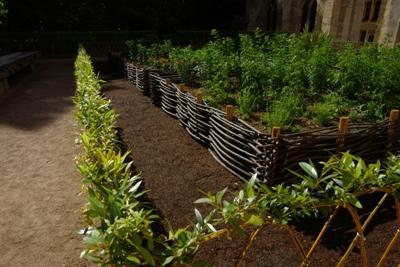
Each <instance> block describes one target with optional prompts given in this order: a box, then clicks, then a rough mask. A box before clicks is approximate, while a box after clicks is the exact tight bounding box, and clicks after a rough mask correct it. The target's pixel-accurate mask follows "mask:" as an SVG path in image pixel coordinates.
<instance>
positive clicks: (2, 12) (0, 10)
mask: <svg viewBox="0 0 400 267" xmlns="http://www.w3.org/2000/svg"><path fill="white" fill-rule="evenodd" d="M7 13H8V10H7V9H5V8H4V3H3V0H0V19H2V18H5V17H7ZM0 24H2V21H1V20H0Z"/></svg>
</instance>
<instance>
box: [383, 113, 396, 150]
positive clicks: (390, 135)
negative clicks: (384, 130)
mask: <svg viewBox="0 0 400 267" xmlns="http://www.w3.org/2000/svg"><path fill="white" fill-rule="evenodd" d="M398 119H399V110H398V109H392V111H391V112H390V116H389V128H388V144H387V145H386V146H385V148H386V151H385V153H384V157H385V158H387V157H388V155H389V150H390V149H391V148H392V145H393V135H394V132H393V131H394V130H395V129H396V121H397V120H398Z"/></svg>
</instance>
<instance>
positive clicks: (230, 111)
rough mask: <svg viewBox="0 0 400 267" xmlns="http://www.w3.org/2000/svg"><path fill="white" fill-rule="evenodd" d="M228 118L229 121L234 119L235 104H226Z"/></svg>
mask: <svg viewBox="0 0 400 267" xmlns="http://www.w3.org/2000/svg"><path fill="white" fill-rule="evenodd" d="M226 119H227V120H228V121H232V120H233V106H232V105H227V106H226Z"/></svg>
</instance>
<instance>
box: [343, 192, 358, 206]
mask: <svg viewBox="0 0 400 267" xmlns="http://www.w3.org/2000/svg"><path fill="white" fill-rule="evenodd" d="M345 199H346V201H347V202H348V203H350V204H351V205H353V206H355V207H357V208H359V209H361V208H362V205H361V203H360V201H358V199H357V198H356V197H355V196H353V195H351V194H347V195H346V196H345Z"/></svg>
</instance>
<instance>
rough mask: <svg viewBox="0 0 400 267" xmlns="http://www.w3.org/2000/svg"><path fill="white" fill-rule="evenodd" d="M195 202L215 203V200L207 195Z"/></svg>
mask: <svg viewBox="0 0 400 267" xmlns="http://www.w3.org/2000/svg"><path fill="white" fill-rule="evenodd" d="M194 203H196V204H199V203H208V204H214V202H213V201H212V200H211V199H209V198H207V197H204V198H199V199H197V200H196V201H195V202H194Z"/></svg>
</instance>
